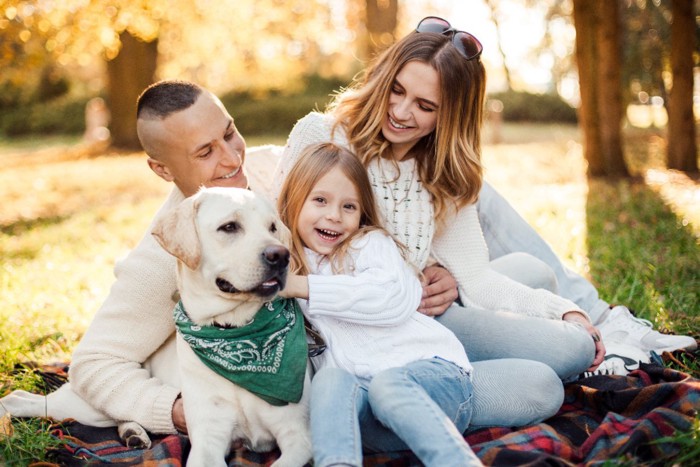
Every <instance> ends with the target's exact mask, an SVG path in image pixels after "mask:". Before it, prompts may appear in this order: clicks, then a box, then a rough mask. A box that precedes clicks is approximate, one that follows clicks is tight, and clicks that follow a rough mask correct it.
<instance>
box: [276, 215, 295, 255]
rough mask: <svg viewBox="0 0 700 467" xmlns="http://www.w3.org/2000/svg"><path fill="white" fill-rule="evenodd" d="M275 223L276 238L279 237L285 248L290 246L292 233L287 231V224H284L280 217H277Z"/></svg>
mask: <svg viewBox="0 0 700 467" xmlns="http://www.w3.org/2000/svg"><path fill="white" fill-rule="evenodd" d="M275 225H276V226H277V238H279V240H280V242H282V245H284V246H286V247H287V248H291V247H292V233H291V232H290V231H289V229H288V228H287V226H286V225H284V222H282V221H281V220H280V219H277V222H275Z"/></svg>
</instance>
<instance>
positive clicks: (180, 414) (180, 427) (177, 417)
mask: <svg viewBox="0 0 700 467" xmlns="http://www.w3.org/2000/svg"><path fill="white" fill-rule="evenodd" d="M173 425H175V429H176V430H177V431H179V432H180V433H185V434H187V422H186V421H185V408H184V406H183V405H182V397H178V398H177V399H175V403H174V404H173Z"/></svg>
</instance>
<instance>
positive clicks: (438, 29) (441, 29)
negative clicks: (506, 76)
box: [416, 16, 484, 60]
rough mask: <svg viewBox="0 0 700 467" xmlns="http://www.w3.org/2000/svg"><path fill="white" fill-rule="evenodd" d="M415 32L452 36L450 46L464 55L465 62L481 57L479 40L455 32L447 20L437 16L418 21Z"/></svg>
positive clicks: (464, 32) (463, 33)
mask: <svg viewBox="0 0 700 467" xmlns="http://www.w3.org/2000/svg"><path fill="white" fill-rule="evenodd" d="M416 32H434V33H437V34H444V35H450V34H451V35H452V45H454V46H455V48H456V49H457V51H458V52H459V53H461V54H462V55H464V58H466V59H467V60H474V59H475V58H478V57H479V55H481V52H482V51H483V50H484V47H483V46H482V45H481V42H479V39H477V38H476V37H474V36H472V35H471V34H469V33H468V32H466V31H457V30H456V29H454V28H453V27H452V26H451V25H450V23H449V22H448V21H447V20H444V19H442V18H438V17H437V16H427V17H425V18H423V19H422V20H420V22H419V23H418V26H416Z"/></svg>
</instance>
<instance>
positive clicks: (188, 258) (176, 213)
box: [151, 196, 202, 269]
mask: <svg viewBox="0 0 700 467" xmlns="http://www.w3.org/2000/svg"><path fill="white" fill-rule="evenodd" d="M197 201H198V200H197V197H196V196H191V197H189V198H187V199H185V200H184V201H183V202H182V203H180V204H179V205H178V206H177V207H175V209H173V210H171V211H169V212H166V213H164V214H163V215H161V216H160V217H158V219H157V220H156V221H155V224H154V226H153V230H152V231H151V234H152V235H153V236H154V237H155V238H156V240H157V241H158V243H160V246H162V247H163V249H164V250H165V251H167V252H168V253H170V254H171V255H173V256H174V257H176V258H177V259H179V260H180V261H182V262H183V263H185V265H186V266H187V267H188V268H190V269H197V266H199V261H200V260H201V259H202V251H201V249H200V246H199V234H198V232H197V225H196V223H195V218H196V216H197V208H198V207H199V203H198V202H197Z"/></svg>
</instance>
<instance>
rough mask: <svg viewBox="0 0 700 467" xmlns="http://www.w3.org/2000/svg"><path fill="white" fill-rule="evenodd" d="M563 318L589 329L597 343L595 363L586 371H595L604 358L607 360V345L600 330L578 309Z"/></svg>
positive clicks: (565, 314)
mask: <svg viewBox="0 0 700 467" xmlns="http://www.w3.org/2000/svg"><path fill="white" fill-rule="evenodd" d="M562 319H563V320H564V321H568V322H570V323H580V324H581V325H582V326H583V327H584V329H585V330H586V331H588V334H590V335H591V338H592V339H593V342H594V343H595V357H594V358H593V363H592V364H591V366H590V367H588V369H587V370H586V371H595V370H596V368H598V366H599V365H600V364H601V363H603V360H605V345H604V344H603V340H602V339H601V337H600V332H598V329H596V327H595V326H593V325H592V324H591V322H590V321H589V320H588V318H586V317H585V316H584V315H582V314H581V313H579V312H578V311H569V312H567V313H564V316H563V317H562Z"/></svg>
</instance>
